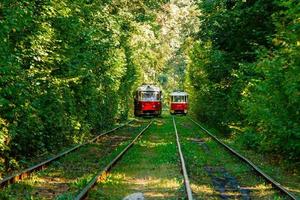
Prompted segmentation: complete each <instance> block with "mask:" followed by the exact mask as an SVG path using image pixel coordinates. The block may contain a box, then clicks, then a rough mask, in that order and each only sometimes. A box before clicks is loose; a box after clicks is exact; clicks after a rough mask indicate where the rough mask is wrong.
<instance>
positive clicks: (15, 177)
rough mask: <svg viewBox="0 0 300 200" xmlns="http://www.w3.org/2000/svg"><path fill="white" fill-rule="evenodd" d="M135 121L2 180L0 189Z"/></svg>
mask: <svg viewBox="0 0 300 200" xmlns="http://www.w3.org/2000/svg"><path fill="white" fill-rule="evenodd" d="M133 121H134V119H133V120H130V121H129V122H127V123H125V124H122V125H120V126H118V127H116V128H113V129H111V130H109V131H106V132H104V133H101V134H99V135H97V136H96V137H94V138H93V139H91V140H89V141H88V142H85V143H83V144H79V145H76V146H75V147H72V148H70V149H68V150H66V151H64V152H62V153H60V154H58V155H55V156H54V157H52V158H49V159H47V160H45V161H43V162H41V163H39V164H36V165H34V166H32V167H29V168H27V169H24V170H23V171H21V172H19V173H16V174H13V175H11V176H8V177H6V178H4V179H2V180H1V181H0V188H3V187H5V186H7V185H9V184H12V183H15V182H16V181H18V180H22V179H24V178H26V177H28V176H29V175H30V174H31V173H32V172H34V171H39V170H42V169H44V168H45V166H46V165H48V164H49V163H51V162H52V161H54V160H57V159H59V158H61V157H63V156H65V155H67V154H69V153H71V152H72V151H75V150H76V149H79V148H81V147H83V146H85V145H87V144H89V143H93V142H95V141H97V140H98V139H99V138H100V137H102V136H104V135H107V134H109V133H111V132H114V131H116V130H118V129H120V128H122V127H124V126H127V125H128V124H130V123H131V122H133Z"/></svg>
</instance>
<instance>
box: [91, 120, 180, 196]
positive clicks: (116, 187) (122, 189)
mask: <svg viewBox="0 0 300 200" xmlns="http://www.w3.org/2000/svg"><path fill="white" fill-rule="evenodd" d="M135 192H142V193H143V194H144V196H145V198H146V199H181V198H183V196H184V190H183V184H182V175H181V173H180V167H179V160H178V154H177V149H176V143H175V135H174V129H173V125H172V121H171V118H170V117H169V116H164V117H163V118H162V119H157V120H156V121H155V123H154V124H153V125H152V126H151V127H150V128H149V129H148V130H147V131H146V132H145V133H144V135H143V136H142V137H141V138H140V140H138V142H137V143H136V144H135V145H134V146H133V147H132V148H131V149H130V150H129V151H128V153H127V154H126V155H125V156H124V157H123V158H122V160H121V161H120V162H119V163H118V164H117V165H116V166H115V167H114V168H113V169H112V171H111V174H110V175H109V177H108V179H107V180H106V181H105V182H103V183H99V184H98V185H97V186H96V187H95V188H94V189H93V191H91V192H90V194H89V199H122V198H124V197H125V196H127V195H129V194H132V193H135Z"/></svg>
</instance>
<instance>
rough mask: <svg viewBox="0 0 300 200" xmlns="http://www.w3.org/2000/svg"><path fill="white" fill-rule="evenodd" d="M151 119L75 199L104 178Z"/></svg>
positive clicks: (82, 195)
mask: <svg viewBox="0 0 300 200" xmlns="http://www.w3.org/2000/svg"><path fill="white" fill-rule="evenodd" d="M152 122H153V120H152V121H151V122H150V123H149V124H148V125H147V126H146V127H145V128H144V129H143V130H142V131H141V132H140V133H139V134H138V135H137V136H136V137H135V138H134V139H133V140H132V141H131V142H130V143H129V144H128V145H127V146H126V147H125V148H124V149H123V150H122V152H121V153H119V154H118V155H117V156H116V157H115V158H114V159H113V160H112V161H111V162H110V163H109V164H108V165H107V166H106V167H105V168H104V169H103V170H102V171H100V172H98V173H97V174H96V175H95V176H94V178H92V179H91V180H90V182H89V183H88V184H87V185H86V186H85V188H83V189H82V190H81V192H80V193H79V194H78V195H77V196H76V197H75V198H74V199H75V200H81V199H84V198H85V197H86V196H87V194H88V192H89V191H90V190H91V189H92V188H93V187H94V186H95V185H96V183H97V182H98V181H102V180H105V179H106V177H107V174H108V172H109V171H110V170H111V168H112V167H113V166H114V165H115V164H116V163H117V162H118V161H119V160H120V159H121V158H122V157H123V155H124V154H125V153H126V152H127V151H128V150H129V149H130V148H131V147H132V146H133V144H134V143H135V142H136V141H137V140H138V139H139V137H140V136H141V135H142V134H143V133H144V132H145V131H146V130H147V129H148V128H149V127H150V126H151V124H152Z"/></svg>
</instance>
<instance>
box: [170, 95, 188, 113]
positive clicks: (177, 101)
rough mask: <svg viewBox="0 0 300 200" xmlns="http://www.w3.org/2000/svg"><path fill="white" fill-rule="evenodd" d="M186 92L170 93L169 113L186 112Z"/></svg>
mask: <svg viewBox="0 0 300 200" xmlns="http://www.w3.org/2000/svg"><path fill="white" fill-rule="evenodd" d="M188 108H189V105H188V94H187V93H186V92H172V93H171V94H170V113H171V114H172V115H173V114H177V113H181V114H184V115H186V114H187V113H188Z"/></svg>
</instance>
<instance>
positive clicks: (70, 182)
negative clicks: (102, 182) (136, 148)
mask: <svg viewBox="0 0 300 200" xmlns="http://www.w3.org/2000/svg"><path fill="white" fill-rule="evenodd" d="M144 126H145V122H138V123H133V124H131V125H130V126H128V127H124V128H122V129H120V130H118V131H116V132H113V133H111V134H110V136H104V137H102V139H101V140H100V141H99V142H98V143H93V144H89V145H87V146H84V147H82V148H80V149H79V150H77V151H75V152H73V153H70V154H68V155H66V156H65V157H63V158H61V159H59V160H57V161H55V162H53V163H51V164H50V166H49V167H48V168H47V169H45V170H42V171H39V172H36V173H33V174H32V175H31V177H30V178H28V179H25V180H23V181H21V182H18V183H16V184H13V185H10V186H9V187H7V188H6V189H5V190H3V191H2V192H1V194H2V195H3V196H4V197H5V196H7V197H8V198H9V199H24V197H25V198H26V199H54V198H56V199H68V198H69V199H70V197H71V196H74V195H75V194H76V193H77V192H78V191H79V190H81V189H82V188H83V187H84V186H85V185H86V184H87V183H88V182H89V180H91V178H92V177H93V176H94V175H95V174H96V173H97V172H98V171H99V170H101V169H102V168H103V167H104V166H105V165H107V164H108V163H109V162H110V160H111V159H112V158H113V157H115V156H116V155H117V154H118V153H119V152H120V151H122V149H123V148H124V147H125V146H126V145H127V144H128V143H129V142H130V139H132V138H133V137H134V136H135V135H136V134H137V133H138V132H139V131H140V130H142V128H143V127H144ZM111 137H115V138H116V139H118V141H114V142H112V141H111V140H110V138H111ZM111 145H113V148H111Z"/></svg>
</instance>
